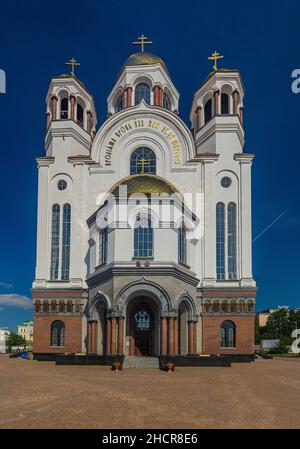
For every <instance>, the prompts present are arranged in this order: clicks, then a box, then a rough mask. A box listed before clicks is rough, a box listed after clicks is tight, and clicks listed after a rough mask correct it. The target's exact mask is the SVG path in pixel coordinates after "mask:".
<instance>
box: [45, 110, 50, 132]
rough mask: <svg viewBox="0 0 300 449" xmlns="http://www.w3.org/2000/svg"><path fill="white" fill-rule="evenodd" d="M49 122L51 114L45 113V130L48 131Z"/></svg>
mask: <svg viewBox="0 0 300 449" xmlns="http://www.w3.org/2000/svg"><path fill="white" fill-rule="evenodd" d="M50 122H51V114H50V112H47V113H46V128H47V129H48V128H49V126H50Z"/></svg>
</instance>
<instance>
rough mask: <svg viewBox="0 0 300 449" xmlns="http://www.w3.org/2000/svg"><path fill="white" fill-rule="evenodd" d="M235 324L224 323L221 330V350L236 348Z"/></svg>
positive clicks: (230, 322)
mask: <svg viewBox="0 0 300 449" xmlns="http://www.w3.org/2000/svg"><path fill="white" fill-rule="evenodd" d="M235 333H236V332H235V324H234V323H233V322H232V321H223V323H222V324H221V328H220V340H221V348H234V347H235V338H236V336H235Z"/></svg>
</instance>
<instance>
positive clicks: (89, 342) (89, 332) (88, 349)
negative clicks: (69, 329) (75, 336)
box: [87, 321, 92, 354]
mask: <svg viewBox="0 0 300 449" xmlns="http://www.w3.org/2000/svg"><path fill="white" fill-rule="evenodd" d="M87 334H88V347H87V353H88V354H91V353H92V323H91V321H88V329H87Z"/></svg>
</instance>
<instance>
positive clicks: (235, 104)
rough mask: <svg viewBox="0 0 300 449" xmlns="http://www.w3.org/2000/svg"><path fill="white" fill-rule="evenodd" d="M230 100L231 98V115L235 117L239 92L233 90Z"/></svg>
mask: <svg viewBox="0 0 300 449" xmlns="http://www.w3.org/2000/svg"><path fill="white" fill-rule="evenodd" d="M232 98H233V115H237V113H238V98H239V92H238V91H237V90H234V91H233V92H232Z"/></svg>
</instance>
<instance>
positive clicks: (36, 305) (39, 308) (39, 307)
mask: <svg viewBox="0 0 300 449" xmlns="http://www.w3.org/2000/svg"><path fill="white" fill-rule="evenodd" d="M34 311H35V313H39V312H40V311H41V301H36V303H35V304H34Z"/></svg>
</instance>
